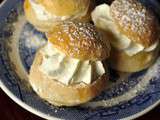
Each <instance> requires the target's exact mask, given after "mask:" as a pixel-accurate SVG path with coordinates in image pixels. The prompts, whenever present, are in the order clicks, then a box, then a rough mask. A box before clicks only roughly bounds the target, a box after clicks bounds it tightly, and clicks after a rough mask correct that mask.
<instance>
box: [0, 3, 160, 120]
mask: <svg viewBox="0 0 160 120" xmlns="http://www.w3.org/2000/svg"><path fill="white" fill-rule="evenodd" d="M9 1H10V0H3V2H2V3H1V4H0V9H1V8H2V7H4V6H5V5H7V2H9ZM2 81H3V80H1V79H0V88H1V89H2V91H3V92H4V93H5V94H6V95H7V96H8V97H9V98H11V99H12V100H13V101H14V102H15V103H16V104H18V105H19V106H21V107H22V108H24V109H25V110H27V111H28V112H30V113H33V114H35V115H37V116H39V117H41V118H44V119H49V120H63V119H60V118H56V117H54V116H49V115H47V114H45V113H43V112H41V111H39V110H37V109H35V108H33V107H32V106H29V105H27V104H26V103H24V102H23V101H21V100H20V99H18V98H17V97H16V96H15V95H14V94H13V93H12V92H11V91H10V90H9V89H8V88H7V87H6V86H5V84H4V83H3V82H2ZM158 105H160V100H158V101H156V102H155V103H153V104H152V105H150V106H149V107H147V108H145V109H143V110H142V111H140V112H138V113H136V114H134V115H131V116H128V117H125V118H121V119H124V120H130V119H136V118H138V117H140V116H142V115H144V114H146V113H148V112H149V111H151V110H152V109H154V108H155V107H156V106H158Z"/></svg>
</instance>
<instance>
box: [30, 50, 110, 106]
mask: <svg viewBox="0 0 160 120" xmlns="http://www.w3.org/2000/svg"><path fill="white" fill-rule="evenodd" d="M42 59H43V55H42V54H41V52H40V51H38V52H37V53H36V56H35V60H34V62H33V65H32V67H31V70H30V75H29V81H30V84H31V86H32V87H33V89H34V91H35V92H36V93H37V94H38V95H39V96H40V97H41V98H43V99H44V100H46V101H48V102H49V103H51V104H53V105H56V106H75V105H79V104H82V103H86V102H88V101H89V100H91V99H93V98H94V97H96V96H97V95H99V94H100V93H101V92H102V91H103V90H104V89H105V87H106V80H108V76H107V75H106V74H103V75H102V76H100V77H99V78H98V79H97V80H95V81H93V82H92V83H91V84H85V83H79V84H73V85H64V84H62V83H61V82H58V81H57V80H53V79H50V77H48V76H47V75H46V74H44V73H43V72H42V71H40V69H39V66H40V65H41V64H42ZM53 67H54V66H53Z"/></svg>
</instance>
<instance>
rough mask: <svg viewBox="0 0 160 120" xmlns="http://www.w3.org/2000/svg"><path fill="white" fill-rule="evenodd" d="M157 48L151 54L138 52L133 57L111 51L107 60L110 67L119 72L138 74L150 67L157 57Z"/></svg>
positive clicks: (114, 50)
mask: <svg viewBox="0 0 160 120" xmlns="http://www.w3.org/2000/svg"><path fill="white" fill-rule="evenodd" d="M158 53H159V48H156V49H155V50H154V51H151V52H140V53H138V54H136V55H134V56H128V55H127V54H126V53H125V52H123V51H118V50H116V49H114V48H113V49H112V50H111V56H110V59H109V63H110V67H111V68H113V69H115V70H118V71H120V72H138V71H141V70H144V69H146V68H148V67H149V66H151V65H152V64H153V63H154V62H155V61H156V58H157V57H158Z"/></svg>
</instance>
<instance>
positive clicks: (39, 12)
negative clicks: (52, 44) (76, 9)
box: [29, 0, 89, 22]
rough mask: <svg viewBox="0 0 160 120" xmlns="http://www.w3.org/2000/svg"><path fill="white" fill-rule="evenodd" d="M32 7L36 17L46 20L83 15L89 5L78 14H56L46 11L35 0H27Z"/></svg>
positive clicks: (59, 19) (61, 19) (65, 18)
mask: <svg viewBox="0 0 160 120" xmlns="http://www.w3.org/2000/svg"><path fill="white" fill-rule="evenodd" d="M29 2H30V4H31V7H32V9H33V10H34V12H35V14H36V17H37V19H39V20H42V21H47V20H52V21H55V22H56V21H64V20H67V19H71V20H72V19H75V18H77V17H83V16H85V15H86V14H87V11H88V8H89V6H88V7H87V8H86V10H85V11H84V12H82V13H80V14H75V15H72V16H57V15H54V13H50V12H48V11H47V10H46V9H45V7H44V6H42V5H41V4H38V3H36V1H35V0H29Z"/></svg>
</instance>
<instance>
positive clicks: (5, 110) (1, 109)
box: [0, 0, 160, 120]
mask: <svg viewBox="0 0 160 120" xmlns="http://www.w3.org/2000/svg"><path fill="white" fill-rule="evenodd" d="M1 1H3V0H0V2H1ZM158 118H159V119H160V105H159V106H157V107H156V108H155V109H154V110H152V111H150V112H149V113H147V114H145V115H144V116H142V117H140V118H138V119H137V120H153V119H154V120H158ZM0 119H1V120H43V119H41V118H39V117H37V116H35V115H33V114H32V113H30V112H28V111H26V110H24V109H23V108H21V107H20V106H19V105H17V104H16V103H14V101H12V100H11V99H10V98H9V97H8V96H7V95H6V94H5V93H4V92H3V91H2V90H1V89H0Z"/></svg>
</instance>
